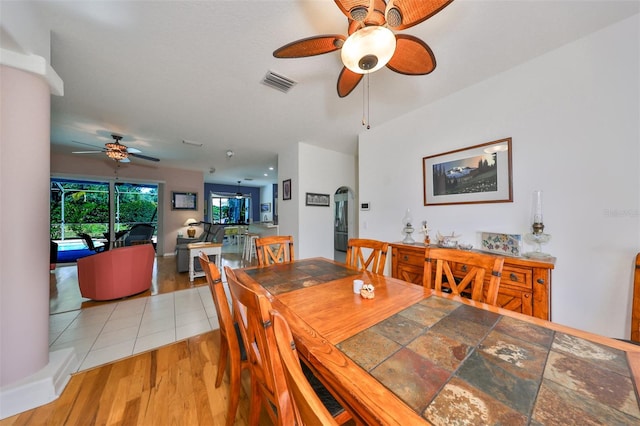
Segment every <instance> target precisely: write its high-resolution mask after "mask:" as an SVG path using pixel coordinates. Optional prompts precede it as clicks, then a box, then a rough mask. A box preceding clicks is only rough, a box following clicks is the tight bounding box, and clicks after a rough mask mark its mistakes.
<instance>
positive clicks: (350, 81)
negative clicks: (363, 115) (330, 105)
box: [338, 67, 364, 98]
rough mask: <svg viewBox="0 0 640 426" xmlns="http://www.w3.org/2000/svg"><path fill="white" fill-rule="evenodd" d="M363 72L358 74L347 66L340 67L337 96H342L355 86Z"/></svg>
mask: <svg viewBox="0 0 640 426" xmlns="http://www.w3.org/2000/svg"><path fill="white" fill-rule="evenodd" d="M363 76H364V74H358V73H355V72H353V71H351V70H350V69H348V68H347V67H342V71H340V76H339V77H338V96H340V97H341V98H344V97H345V96H347V95H348V94H349V93H351V92H352V91H353V89H355V88H356V86H357V85H358V83H360V80H362V77H363Z"/></svg>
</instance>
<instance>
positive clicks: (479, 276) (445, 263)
mask: <svg viewBox="0 0 640 426" xmlns="http://www.w3.org/2000/svg"><path fill="white" fill-rule="evenodd" d="M503 264H504V258H502V257H498V256H492V255H490V254H484V253H475V252H470V251H463V250H452V249H446V248H427V249H426V251H425V262H424V275H423V276H424V281H423V284H424V286H425V287H429V288H431V287H432V286H433V285H435V289H436V290H438V291H442V289H443V284H445V286H448V287H449V288H450V289H451V293H453V294H455V295H457V296H462V295H467V294H470V295H471V299H473V300H475V301H478V302H484V303H487V304H489V305H494V306H495V305H496V303H497V301H498V290H499V289H500V277H501V275H502V266H503ZM455 275H457V276H458V277H459V278H458V279H456V277H455ZM485 277H488V282H489V286H488V288H487V289H486V290H485V288H484V283H485ZM443 281H444V282H443Z"/></svg>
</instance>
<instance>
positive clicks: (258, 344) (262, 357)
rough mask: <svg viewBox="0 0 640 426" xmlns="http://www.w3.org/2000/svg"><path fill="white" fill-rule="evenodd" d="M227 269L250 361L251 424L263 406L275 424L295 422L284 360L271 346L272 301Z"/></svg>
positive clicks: (272, 337) (253, 423)
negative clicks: (270, 315) (284, 369)
mask: <svg viewBox="0 0 640 426" xmlns="http://www.w3.org/2000/svg"><path fill="white" fill-rule="evenodd" d="M224 271H225V274H226V276H227V283H228V284H229V290H230V291H231V299H232V301H233V312H234V315H235V319H236V321H237V323H238V326H239V328H240V334H241V336H242V340H243V341H244V344H245V347H246V349H247V358H248V360H249V365H250V367H249V371H250V372H251V393H250V396H249V425H251V426H253V425H257V424H258V421H259V419H260V410H261V407H262V406H264V408H265V410H266V412H267V413H268V414H269V417H270V418H271V421H272V422H273V424H274V425H293V424H295V423H294V419H295V416H294V411H293V407H292V406H291V401H290V399H289V392H288V390H287V382H286V379H285V377H284V373H283V371H282V363H281V362H280V360H279V358H275V359H274V357H273V352H272V351H271V350H270V348H272V349H273V350H276V349H275V348H276V346H275V345H276V343H275V336H274V335H273V332H271V333H268V332H267V329H268V328H270V325H271V319H270V317H269V310H270V309H271V302H269V300H268V299H267V297H266V295H265V294H264V293H260V292H258V291H255V290H253V289H250V288H248V287H246V286H244V285H243V284H242V283H240V281H239V280H238V279H237V277H236V275H235V273H234V272H233V270H232V269H231V268H229V267H228V266H225V267H224Z"/></svg>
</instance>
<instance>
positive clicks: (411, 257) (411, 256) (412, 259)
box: [397, 250, 424, 267]
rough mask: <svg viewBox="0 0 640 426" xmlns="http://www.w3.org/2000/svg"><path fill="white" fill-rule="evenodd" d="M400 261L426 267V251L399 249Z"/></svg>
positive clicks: (398, 256)
mask: <svg viewBox="0 0 640 426" xmlns="http://www.w3.org/2000/svg"><path fill="white" fill-rule="evenodd" d="M397 261H398V263H404V264H407V265H413V266H420V267H424V252H422V253H416V252H410V251H404V250H403V251H398V252H397Z"/></svg>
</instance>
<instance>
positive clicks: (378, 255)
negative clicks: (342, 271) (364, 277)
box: [346, 238, 389, 275]
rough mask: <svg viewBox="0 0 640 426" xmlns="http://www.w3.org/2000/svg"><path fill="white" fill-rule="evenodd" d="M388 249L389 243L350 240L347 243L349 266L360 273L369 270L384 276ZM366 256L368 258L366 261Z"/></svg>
mask: <svg viewBox="0 0 640 426" xmlns="http://www.w3.org/2000/svg"><path fill="white" fill-rule="evenodd" d="M388 248H389V243H385V242H383V241H377V240H369V239H365V238H350V239H349V241H348V242H347V262H346V263H347V266H348V267H350V268H353V269H357V270H359V271H365V270H369V271H371V272H373V273H375V274H379V275H382V274H383V273H384V267H385V262H386V260H387V249H388ZM367 255H368V256H367ZM365 256H367V258H366V259H365Z"/></svg>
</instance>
